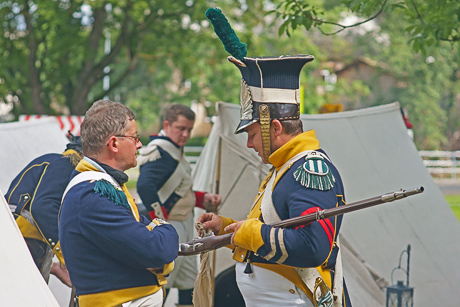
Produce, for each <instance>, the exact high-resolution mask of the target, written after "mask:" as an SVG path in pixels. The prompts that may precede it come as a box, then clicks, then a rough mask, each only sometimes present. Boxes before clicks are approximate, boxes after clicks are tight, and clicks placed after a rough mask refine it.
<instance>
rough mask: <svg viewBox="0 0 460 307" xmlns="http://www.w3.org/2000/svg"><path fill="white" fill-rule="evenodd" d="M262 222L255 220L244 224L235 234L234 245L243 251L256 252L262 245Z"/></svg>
mask: <svg viewBox="0 0 460 307" xmlns="http://www.w3.org/2000/svg"><path fill="white" fill-rule="evenodd" d="M262 224H263V223H262V222H261V221H259V220H258V219H256V218H253V219H249V220H247V221H246V222H244V223H243V224H242V225H241V226H240V228H239V229H238V231H237V232H236V234H235V239H234V240H235V245H236V246H239V247H242V248H244V249H247V250H250V251H253V252H257V250H258V249H259V248H260V247H261V246H262V245H264V240H263V239H262V233H261V228H262Z"/></svg>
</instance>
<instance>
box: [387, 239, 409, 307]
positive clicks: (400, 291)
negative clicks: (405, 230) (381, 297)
mask: <svg viewBox="0 0 460 307" xmlns="http://www.w3.org/2000/svg"><path fill="white" fill-rule="evenodd" d="M405 253H407V269H403V268H401V258H402V256H403V255H404V254H405ZM409 263H410V245H407V250H404V251H403V252H402V253H401V255H400V256H399V265H398V266H397V267H396V268H394V269H393V271H391V283H393V273H394V271H395V270H402V271H403V272H405V273H406V278H407V280H406V284H404V282H403V281H402V280H398V282H397V284H396V285H392V286H387V287H386V288H387V299H386V307H413V306H414V288H412V287H409Z"/></svg>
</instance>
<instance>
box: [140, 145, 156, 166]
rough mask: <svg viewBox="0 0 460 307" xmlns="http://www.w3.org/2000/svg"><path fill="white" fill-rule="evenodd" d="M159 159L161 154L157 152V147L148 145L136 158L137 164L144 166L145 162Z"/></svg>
mask: <svg viewBox="0 0 460 307" xmlns="http://www.w3.org/2000/svg"><path fill="white" fill-rule="evenodd" d="M160 158H161V153H160V151H159V150H158V146H157V145H150V146H146V147H144V148H141V149H140V150H139V155H138V156H137V163H138V164H139V166H140V165H144V164H145V163H147V162H153V161H156V160H158V159H160Z"/></svg>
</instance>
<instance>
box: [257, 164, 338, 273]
mask: <svg viewBox="0 0 460 307" xmlns="http://www.w3.org/2000/svg"><path fill="white" fill-rule="evenodd" d="M330 167H331V169H332V170H333V174H334V177H335V178H336V182H335V185H334V187H333V188H332V189H330V190H325V191H322V190H317V189H312V188H306V187H304V186H302V185H301V184H300V183H299V182H297V181H296V180H295V178H294V176H293V172H294V170H295V169H296V168H297V167H296V165H295V164H294V167H292V168H291V169H290V170H289V171H287V172H286V173H285V174H284V175H283V177H282V179H281V180H280V181H279V183H278V184H277V185H276V186H275V189H274V191H273V195H272V197H273V203H274V204H275V208H276V210H277V213H278V215H279V216H280V218H281V220H284V219H288V218H292V217H297V216H301V215H306V214H309V213H314V212H315V211H316V208H318V209H319V210H322V209H329V208H334V207H336V206H338V205H343V204H345V200H344V197H343V187H342V182H341V179H340V176H339V174H338V172H337V171H336V170H335V168H333V166H332V165H330ZM341 221H342V216H338V217H337V218H336V217H331V218H329V219H326V220H322V221H316V222H313V223H311V224H309V225H306V226H302V227H298V228H295V229H292V228H291V229H288V228H285V229H281V228H274V227H271V226H269V225H267V224H263V225H262V229H261V233H262V238H263V241H264V243H265V244H264V245H263V246H262V247H260V248H259V249H258V251H257V253H258V254H260V255H261V256H263V257H266V256H267V255H269V254H270V253H271V254H270V255H272V254H273V252H274V255H273V257H272V258H271V259H270V260H269V261H270V262H273V263H283V264H286V265H290V266H295V267H317V266H319V265H321V264H323V263H324V262H325V261H326V260H327V259H328V257H329V255H330V253H331V251H332V249H333V242H334V241H335V238H336V235H337V234H338V231H339V229H340V225H341ZM272 246H275V248H274V249H273V248H272ZM332 261H333V262H335V259H332Z"/></svg>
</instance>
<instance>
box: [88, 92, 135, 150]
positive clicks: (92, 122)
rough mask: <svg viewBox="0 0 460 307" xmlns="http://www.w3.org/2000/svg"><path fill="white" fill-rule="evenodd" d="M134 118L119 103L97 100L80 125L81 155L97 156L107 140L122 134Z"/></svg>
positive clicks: (131, 113)
mask: <svg viewBox="0 0 460 307" xmlns="http://www.w3.org/2000/svg"><path fill="white" fill-rule="evenodd" d="M135 118H136V116H135V115H134V112H133V111H132V110H131V109H130V108H128V107H126V106H124V105H123V104H121V103H119V102H113V101H110V100H98V101H96V102H95V103H93V105H92V106H91V108H89V109H88V111H87V112H86V115H85V119H84V120H83V122H82V123H81V130H80V136H81V140H82V147H83V154H84V155H85V156H93V155H97V154H99V153H100V152H101V150H102V148H103V147H104V146H107V140H108V139H109V138H110V137H111V136H112V135H118V134H120V135H121V134H124V133H125V132H126V130H127V127H126V126H127V124H128V121H130V120H134V119H135Z"/></svg>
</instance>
